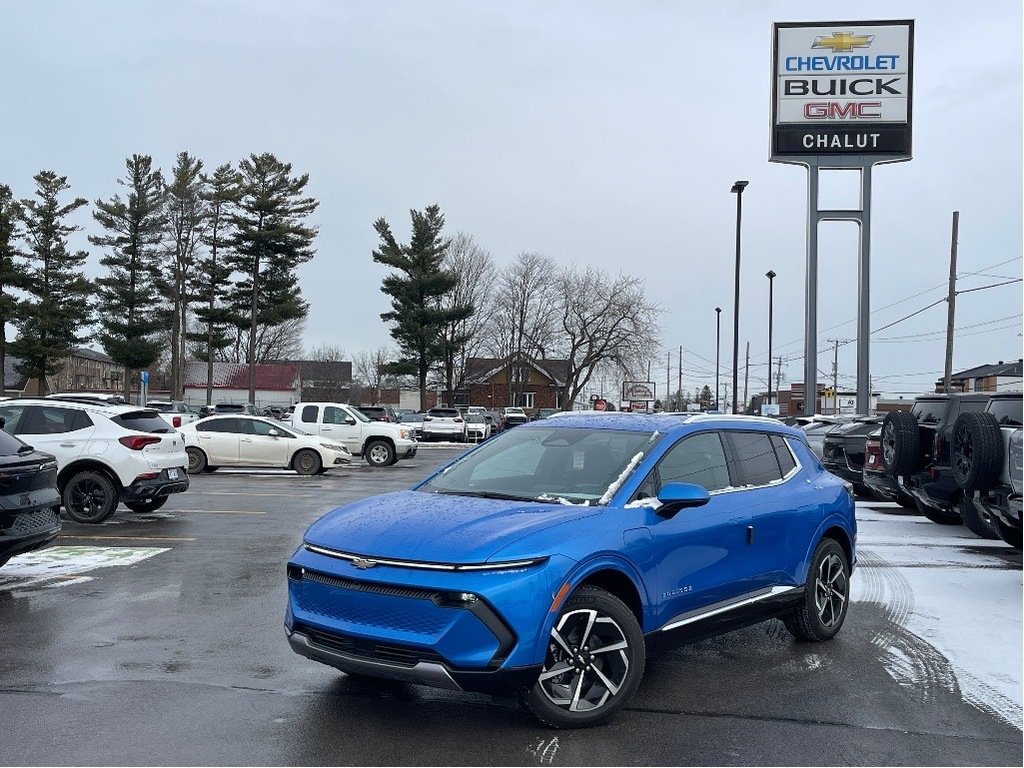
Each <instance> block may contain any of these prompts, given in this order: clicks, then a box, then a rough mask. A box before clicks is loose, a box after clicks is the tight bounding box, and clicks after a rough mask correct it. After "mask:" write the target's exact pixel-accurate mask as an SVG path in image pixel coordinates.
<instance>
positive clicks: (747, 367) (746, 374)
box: [743, 341, 750, 413]
mask: <svg viewBox="0 0 1024 768" xmlns="http://www.w3.org/2000/svg"><path fill="white" fill-rule="evenodd" d="M749 383H750V342H749V341H748V342H747V362H746V363H744V364H743V412H744V413H746V412H747V404H748V403H749V402H750V401H749V400H747V385H748V384H749Z"/></svg>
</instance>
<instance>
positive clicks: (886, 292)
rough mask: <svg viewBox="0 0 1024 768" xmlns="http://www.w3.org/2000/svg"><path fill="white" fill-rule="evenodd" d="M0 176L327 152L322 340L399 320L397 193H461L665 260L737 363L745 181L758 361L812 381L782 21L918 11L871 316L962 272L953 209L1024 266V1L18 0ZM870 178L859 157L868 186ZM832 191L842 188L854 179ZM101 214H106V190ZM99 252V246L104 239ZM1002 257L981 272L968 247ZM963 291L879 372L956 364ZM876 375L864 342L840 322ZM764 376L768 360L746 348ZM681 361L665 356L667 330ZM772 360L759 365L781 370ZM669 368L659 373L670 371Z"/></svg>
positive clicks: (513, 224)
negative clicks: (948, 330)
mask: <svg viewBox="0 0 1024 768" xmlns="http://www.w3.org/2000/svg"><path fill="white" fill-rule="evenodd" d="M2 10H3V25H2V31H0V43H2V44H0V68H2V71H3V72H4V73H5V78H4V79H5V96H4V112H5V117H4V120H3V121H2V122H0V147H2V149H0V152H2V153H3V163H2V166H0V167H2V171H0V182H3V183H6V184H8V185H10V186H11V187H12V188H13V189H14V190H15V193H16V194H17V195H19V196H28V195H30V194H31V193H32V189H33V186H32V175H33V174H35V173H36V172H38V171H39V170H41V169H52V170H54V171H57V172H58V173H60V174H63V175H67V176H68V180H69V182H70V183H71V185H72V193H74V194H77V195H82V196H84V197H87V198H89V199H90V201H95V200H96V199H97V198H108V197H109V196H110V195H112V194H113V193H115V192H116V191H117V185H116V179H118V178H120V177H122V176H123V173H124V159H125V157H127V156H128V155H130V154H132V153H135V152H138V153H142V154H151V155H153V157H154V160H155V162H156V163H158V164H159V165H160V166H161V167H163V168H164V169H165V171H167V170H169V169H170V167H171V166H172V165H173V162H174V156H175V154H176V153H177V152H179V151H181V150H187V151H189V152H191V153H192V154H194V155H197V156H198V157H200V158H202V159H203V160H204V162H205V163H206V164H207V167H208V168H210V169H212V168H213V167H215V166H216V165H218V164H221V163H223V162H227V161H233V162H237V161H238V160H239V159H241V158H243V157H245V156H247V155H248V154H249V153H252V152H264V151H270V152H273V153H275V154H276V155H277V156H278V157H279V158H280V159H282V160H284V161H286V162H290V163H292V165H293V168H294V170H295V171H296V172H299V173H302V172H308V173H309V175H310V184H309V188H308V189H309V192H310V193H311V194H313V195H314V196H316V197H317V198H319V200H320V201H321V205H320V208H319V210H318V212H317V214H316V217H315V223H316V224H317V225H318V226H319V227H320V236H319V238H318V241H317V250H318V255H317V256H316V258H315V259H314V260H313V261H312V262H311V263H310V264H308V265H306V266H304V267H303V268H302V269H301V272H300V277H301V282H302V290H303V294H304V295H305V297H306V298H307V300H308V301H309V302H310V305H311V311H310V316H309V321H308V325H307V332H306V346H307V347H312V346H316V345H320V344H336V345H339V346H341V347H342V348H344V349H345V350H346V351H347V352H348V353H349V355H350V356H351V355H353V354H355V353H357V352H359V351H361V350H366V349H370V348H373V347H377V346H381V345H386V344H390V343H391V339H390V336H389V334H388V330H387V326H386V325H385V324H384V323H383V322H382V321H381V320H380V317H379V315H380V313H381V312H384V311H387V310H388V309H389V303H388V299H387V297H386V296H385V295H384V294H382V293H381V292H380V290H379V288H380V282H381V279H382V278H383V276H384V275H385V274H386V270H385V269H384V268H383V267H382V266H380V265H377V264H375V263H373V261H372V258H371V255H370V254H371V251H372V250H373V248H374V247H375V245H376V244H377V238H376V235H375V233H374V231H373V227H372V224H373V221H374V220H375V219H376V218H378V217H380V216H383V217H385V218H386V219H387V220H388V221H389V222H390V223H391V225H392V227H393V229H394V230H395V232H396V235H397V236H398V237H399V239H400V240H402V241H406V240H407V239H408V234H409V214H408V211H409V209H410V208H415V209H422V208H424V207H425V206H427V205H429V204H431V203H435V202H436V203H438V204H439V205H440V206H441V209H442V211H443V212H444V214H445V216H446V218H447V229H448V231H449V233H450V234H454V233H456V232H458V231H463V232H466V233H469V234H471V235H472V236H473V237H474V238H475V240H476V241H477V243H478V244H480V245H481V246H482V247H484V248H486V249H487V250H488V251H490V252H491V254H492V255H493V257H494V259H495V262H496V263H497V264H498V265H499V266H500V265H504V264H507V263H509V262H510V261H511V260H512V259H514V257H515V256H516V255H517V254H518V253H520V252H524V251H533V252H539V253H543V254H545V255H548V256H550V257H551V258H553V259H554V260H555V261H556V262H558V263H559V264H579V265H593V266H596V267H601V268H604V269H606V270H608V271H609V272H617V271H623V272H630V273H632V274H636V275H639V276H641V277H643V278H644V279H645V280H646V283H647V287H648V292H649V294H650V296H651V297H652V299H653V300H654V301H656V302H657V303H659V304H661V305H662V306H664V307H665V310H666V311H665V314H664V322H663V330H662V339H661V341H662V343H663V345H664V348H663V349H665V350H668V349H670V350H672V351H673V352H672V356H673V362H672V370H673V373H672V381H673V383H674V382H675V378H676V376H675V372H674V371H675V365H676V362H675V360H676V350H677V349H678V347H679V346H680V345H682V346H683V348H684V355H683V368H684V372H683V373H684V387H686V388H688V389H689V388H693V387H694V386H700V385H703V384H705V383H711V384H712V386H713V381H714V374H713V367H714V366H713V361H714V359H715V312H714V308H715V306H716V305H719V306H721V307H722V309H723V312H722V351H721V359H722V366H723V368H722V370H723V376H722V378H723V381H725V380H728V379H730V378H731V359H732V305H733V265H734V234H735V230H734V227H735V196H734V195H732V194H730V192H729V190H730V187H731V185H732V183H733V181H734V180H736V179H749V181H750V186H749V187H748V188H747V190H746V192H745V193H744V196H743V262H742V270H741V275H742V284H741V307H740V323H741V327H740V348H741V365H742V354H743V351H744V349H745V344H746V342H747V341H748V340H749V342H750V348H751V354H752V357H753V362H754V363H756V365H755V366H753V367H752V368H751V387H752V388H754V389H759V388H762V387H763V379H764V375H765V371H766V368H767V346H768V341H767V313H768V281H767V278H766V277H765V272H767V271H768V270H769V269H773V270H774V271H775V272H776V273H777V274H778V277H776V279H775V335H774V339H775V344H774V348H775V349H774V351H775V354H776V355H779V354H781V355H783V356H785V357H786V358H787V361H786V362H785V363H784V366H783V375H784V376H783V381H784V382H787V381H788V382H792V381H796V382H799V381H802V380H803V374H802V370H803V368H802V365H803V363H802V350H803V341H802V337H803V322H804V321H803V317H804V269H805V216H806V172H805V171H804V170H803V169H802V168H800V167H798V166H789V165H778V164H773V163H769V162H768V142H769V121H770V106H771V69H770V65H771V61H770V59H771V24H772V22H776V21H830V20H871V19H906V18H909V19H914V20H915V22H916V29H915V37H916V40H915V43H916V44H915V78H914V89H915V90H914V105H913V110H914V159H913V160H912V161H910V162H907V163H901V164H895V165H886V166H881V167H879V168H877V169H876V171H875V173H874V186H873V195H874V198H873V204H874V217H873V221H872V229H873V237H872V255H873V259H872V285H871V288H872V307H873V315H872V327H873V328H880V327H881V326H883V325H886V324H888V323H890V322H892V321H894V320H897V319H899V318H901V317H903V316H905V315H907V314H910V313H912V312H914V311H915V310H918V309H920V308H922V307H924V306H926V305H927V304H929V303H931V302H933V301H935V300H937V299H940V298H941V297H942V296H943V295H944V294H945V291H946V281H947V278H948V272H949V251H950V227H951V218H952V212H953V211H954V210H959V211H960V237H959V268H958V272H959V273H960V274H961V275H962V276H963V277H962V279H961V281H960V284H959V287H961V288H970V287H978V286H983V285H988V284H992V283H997V282H1002V278H1004V277H1008V278H1014V277H1020V276H1021V232H1022V222H1021V206H1022V201H1021V172H1022V157H1021V146H1022V126H1021V104H1022V98H1021V96H1022V74H1021V62H1022V52H1021V3H1020V2H1019V0H998V1H996V0H993V1H986V0H981V1H980V2H976V3H973V4H967V5H965V4H964V3H962V2H946V1H938V0H921V1H920V2H899V1H898V0H889V1H887V2H863V1H862V2H856V3H854V2H832V3H827V4H826V3H821V2H753V0H751V1H749V2H725V1H716V2H706V3H696V2H653V1H649V2H641V1H638V0H632V1H631V2H593V1H592V0H586V1H584V0H575V1H572V2H552V1H551V0H542V1H532V0H517V2H506V3H496V2H491V3H489V2H479V1H473V0H462V1H456V0H449V1H446V2H439V1H433V2H427V1H425V0H410V1H408V2H389V1H387V0H376V1H375V2H369V1H366V2H350V1H345V2H327V1H326V0H325V1H323V2H312V1H306V2H303V1H302V0H290V1H289V2H265V1H263V0H237V1H235V0H220V1H216V2H215V1H214V0H189V1H181V2H168V1H167V0H164V1H162V2H157V1H156V0H124V1H122V2H89V3H86V2H73V1H66V2H48V1H47V0H31V1H30V0H23V1H22V2H12V1H10V0H3V2H2ZM847 186H849V185H847ZM844 202H849V201H843V200H835V199H834V198H833V197H831V196H830V197H829V198H828V199H825V200H823V203H824V205H826V206H829V205H834V204H843V203H844ZM76 223H78V224H81V225H83V226H84V227H86V230H87V232H89V231H93V232H94V231H95V225H94V223H93V221H92V219H91V217H90V216H88V215H86V214H84V213H83V214H80V216H79V219H78V220H77V221H76ZM91 250H92V255H91V269H92V270H93V271H94V273H97V272H98V269H99V266H98V264H99V257H100V253H99V252H98V250H97V249H91ZM972 273H982V274H972ZM820 276H821V285H820V307H821V311H820V314H819V325H818V327H819V349H821V350H823V351H822V352H821V353H820V354H819V367H820V368H821V369H823V370H824V371H830V369H831V359H832V354H831V346H830V345H829V344H828V342H827V339H830V338H840V339H853V338H854V337H855V335H856V327H855V317H856V299H857V297H856V226H855V225H853V224H831V225H826V226H824V227H823V229H822V231H821V264H820ZM1021 307H1022V293H1021V287H1020V284H1019V283H1018V284H1015V285H1010V286H1007V287H1002V288H993V289H989V290H983V291H976V292H972V293H967V294H964V295H962V296H960V297H959V298H958V300H957V320H956V324H957V327H958V328H959V329H960V331H959V334H958V336H957V341H956V346H955V350H954V369H963V368H968V367H972V366H975V365H980V364H984V363H992V362H996V361H997V360H1011V359H1016V358H1018V357H1020V356H1021V344H1022V340H1021V336H1020V333H1021ZM945 324H946V306H945V304H944V303H942V304H939V305H937V306H935V307H933V308H931V309H929V310H927V311H925V312H922V313H921V314H920V315H918V316H916V317H914V318H913V319H911V320H908V321H906V322H903V323H900V324H898V325H895V326H894V327H892V328H891V329H888V330H885V331H881V332H879V333H876V334H874V336H873V341H872V347H871V355H872V366H871V367H872V373H873V379H874V384H875V388H876V389H881V390H882V391H883V392H886V393H894V392H906V393H915V392H917V391H920V390H922V389H930V388H931V386H932V384H933V382H934V380H935V378H936V377H938V376H940V375H941V373H942V368H943V356H944V350H945V340H944V330H945ZM839 371H840V383H841V385H848V386H853V385H854V383H855V374H856V353H855V345H854V344H852V343H851V344H847V345H845V346H843V347H841V348H840V350H839ZM741 377H742V372H741ZM653 378H655V380H660V381H662V382H663V381H664V380H665V352H664V351H662V352H661V353H659V355H658V357H657V358H656V361H655V366H654V370H653ZM755 382H759V383H755ZM784 386H785V384H784ZM659 389H660V388H659Z"/></svg>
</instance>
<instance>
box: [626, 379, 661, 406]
mask: <svg viewBox="0 0 1024 768" xmlns="http://www.w3.org/2000/svg"><path fill="white" fill-rule="evenodd" d="M655 391H656V389H655V384H654V382H653V381H624V382H622V399H623V400H645V401H646V400H650V401H652V402H653V401H654V400H657V398H656V397H655ZM644 407H646V406H644Z"/></svg>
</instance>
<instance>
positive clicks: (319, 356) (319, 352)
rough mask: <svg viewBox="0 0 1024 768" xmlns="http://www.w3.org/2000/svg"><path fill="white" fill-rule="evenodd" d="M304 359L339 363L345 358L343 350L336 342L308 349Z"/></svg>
mask: <svg viewBox="0 0 1024 768" xmlns="http://www.w3.org/2000/svg"><path fill="white" fill-rule="evenodd" d="M306 359H307V360H312V361H313V362H316V363H339V362H342V361H343V360H344V359H345V350H343V349H342V348H341V347H339V346H337V345H336V344H321V345H320V346H319V347H313V348H312V349H311V350H309V352H307V353H306Z"/></svg>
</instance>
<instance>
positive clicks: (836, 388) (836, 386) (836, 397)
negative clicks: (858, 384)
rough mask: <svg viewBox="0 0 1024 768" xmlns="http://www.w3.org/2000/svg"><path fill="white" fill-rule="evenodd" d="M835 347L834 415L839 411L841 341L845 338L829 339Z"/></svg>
mask: <svg viewBox="0 0 1024 768" xmlns="http://www.w3.org/2000/svg"><path fill="white" fill-rule="evenodd" d="M829 341H831V342H832V343H833V344H834V345H835V349H834V351H833V353H832V415H833V416H835V415H836V414H838V413H839V343H840V342H841V341H843V339H829Z"/></svg>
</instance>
